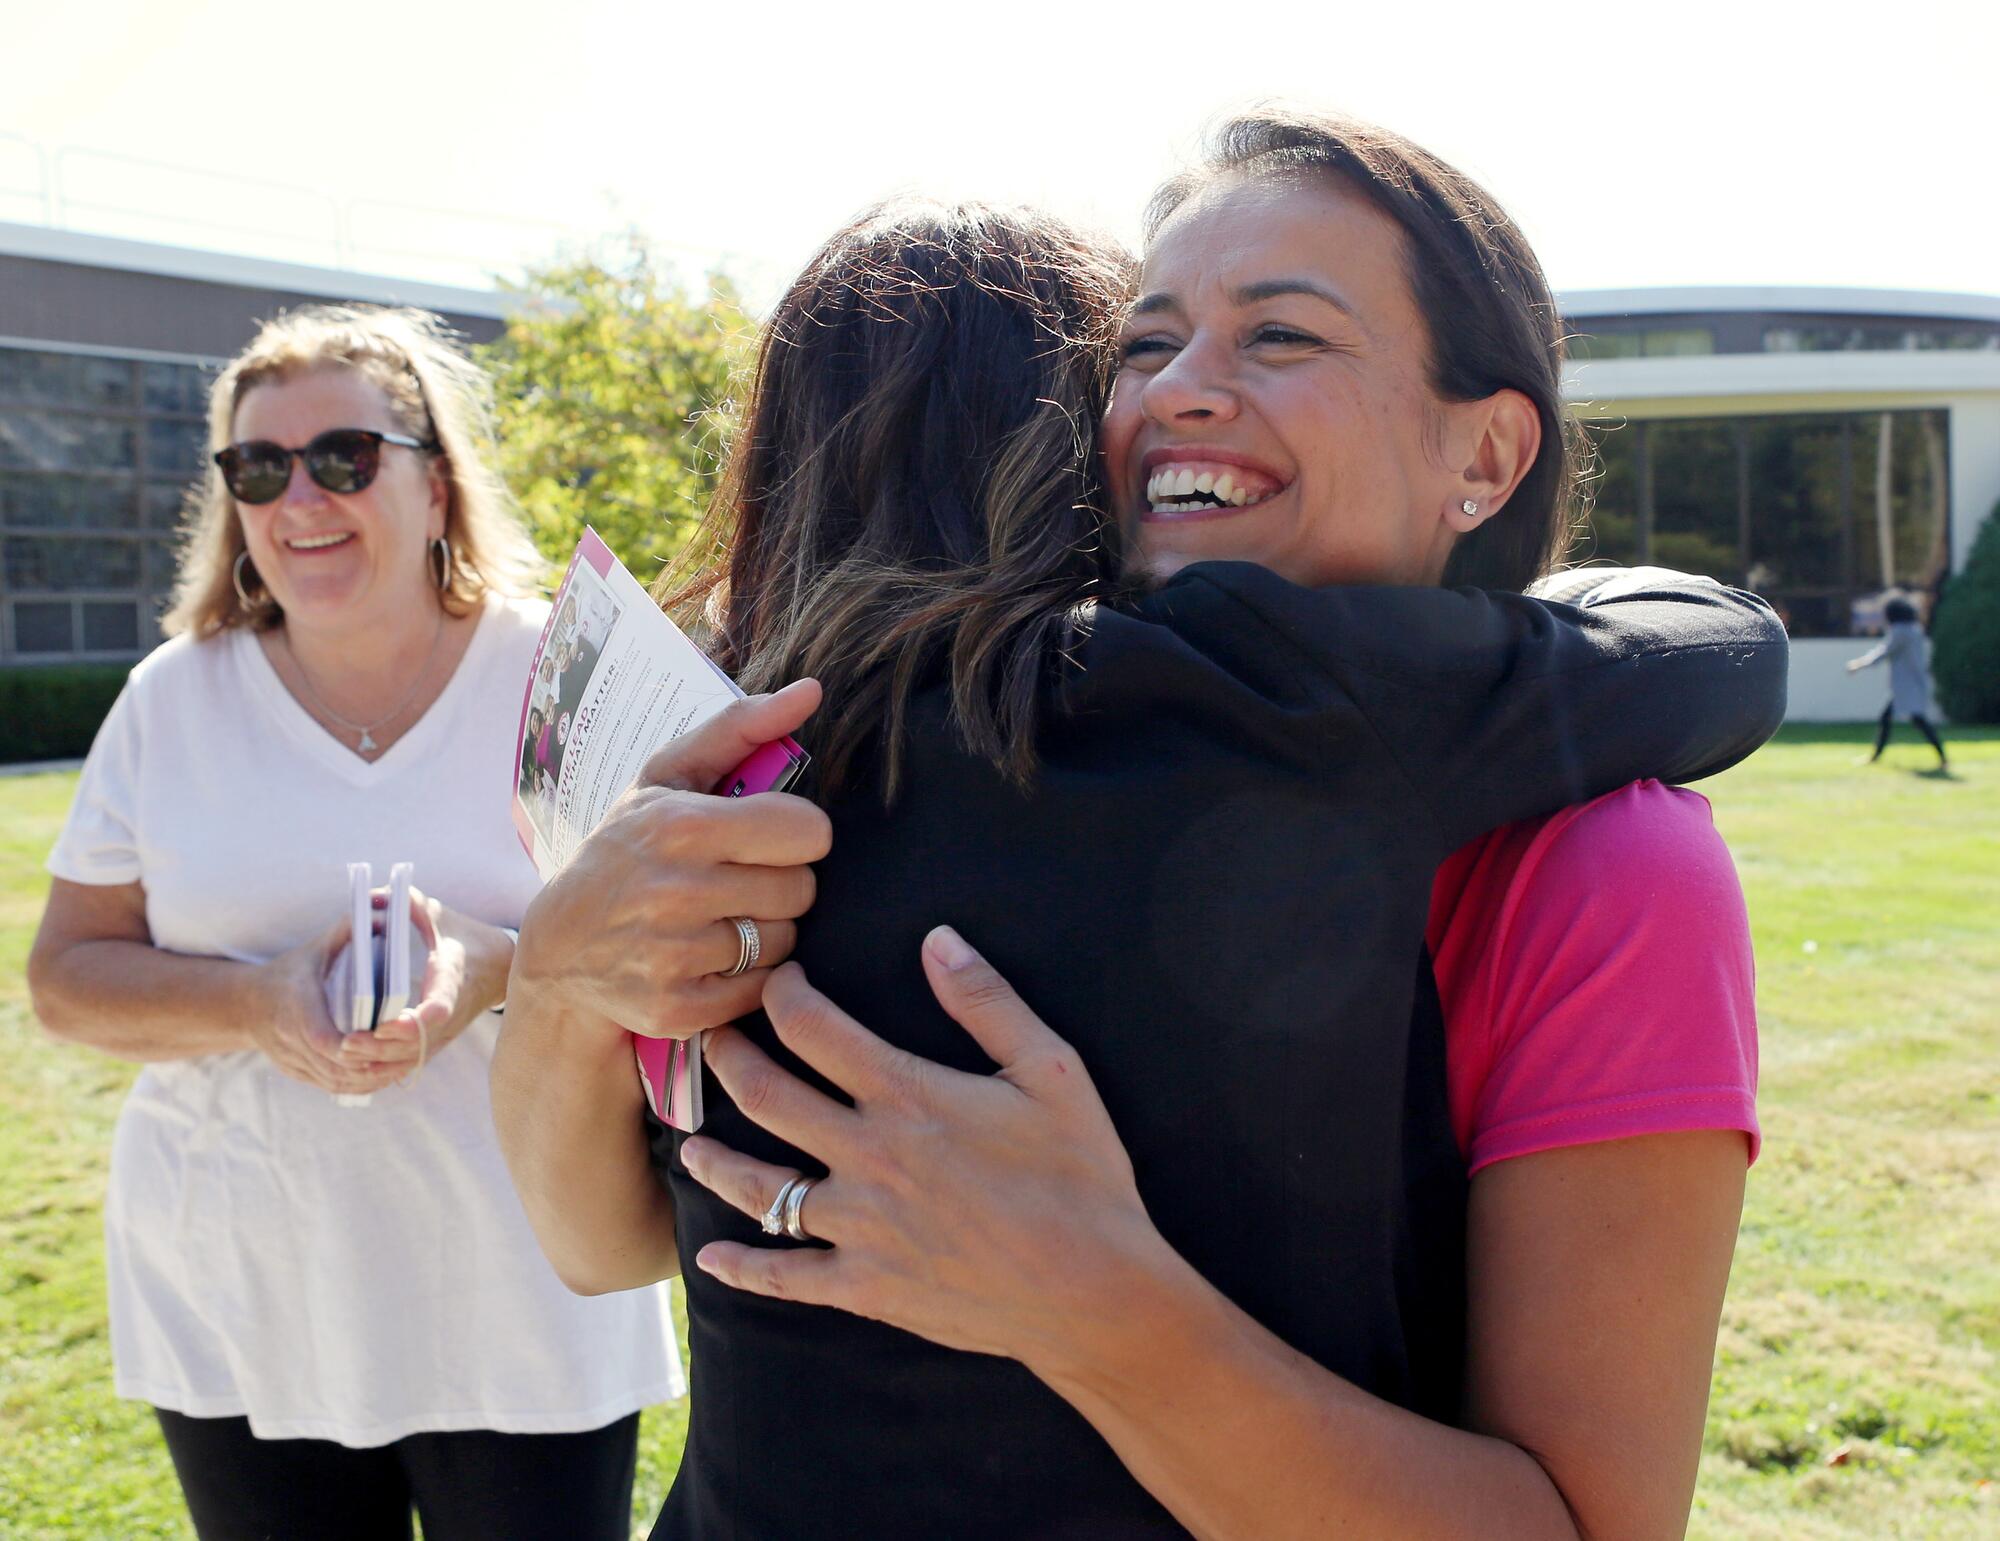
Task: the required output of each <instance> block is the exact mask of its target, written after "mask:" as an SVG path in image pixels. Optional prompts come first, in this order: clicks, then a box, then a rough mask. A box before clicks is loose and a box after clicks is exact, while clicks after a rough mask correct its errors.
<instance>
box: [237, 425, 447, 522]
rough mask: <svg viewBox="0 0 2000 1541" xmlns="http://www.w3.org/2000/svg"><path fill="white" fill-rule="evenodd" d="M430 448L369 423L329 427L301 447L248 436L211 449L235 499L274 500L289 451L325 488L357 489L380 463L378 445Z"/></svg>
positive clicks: (286, 474) (284, 482) (288, 468)
mask: <svg viewBox="0 0 2000 1541" xmlns="http://www.w3.org/2000/svg"><path fill="white" fill-rule="evenodd" d="M385 444H400V445H401V446H402V447H403V448H405V449H420V450H434V449H436V448H437V445H436V444H434V443H430V442H428V441H426V440H423V439H412V438H410V437H409V436H408V435H407V434H400V433H377V432H376V431H375V430H374V429H373V428H329V429H328V430H327V431H326V432H325V433H322V434H316V435H314V437H313V441H312V443H310V444H308V445H307V446H306V447H305V448H304V449H286V448H285V447H284V445H282V444H274V443H272V442H271V441H270V440H269V439H249V440H246V441H245V442H244V443H242V444H232V445H230V446H229V448H227V449H220V450H217V451H216V452H215V463H216V465H218V466H220V467H221V468H222V480H223V484H224V485H225V486H227V487H228V488H229V495H230V496H231V497H233V498H235V499H236V501H237V502H239V503H251V504H257V503H273V502H276V501H277V500H278V499H279V498H281V497H283V496H284V495H285V488H286V487H287V486H288V485H290V483H291V480H292V457H293V456H295V455H296V456H297V457H298V458H299V459H301V460H303V461H304V462H305V463H306V475H308V476H310V477H311V478H312V479H313V480H314V481H316V482H318V483H319V485H320V486H322V487H324V488H325V489H326V490H327V491H328V492H359V491H361V489H362V488H364V487H366V486H367V485H368V484H369V483H370V482H372V481H374V480H375V475H376V473H377V472H378V471H380V470H381V469H382V446H383V445H385Z"/></svg>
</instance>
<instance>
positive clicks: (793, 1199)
mask: <svg viewBox="0 0 2000 1541" xmlns="http://www.w3.org/2000/svg"><path fill="white" fill-rule="evenodd" d="M818 1182H819V1179H818V1178H817V1177H794V1178H793V1179H792V1180H791V1182H790V1183H789V1184H787V1185H786V1186H787V1188H788V1190H789V1191H788V1192H787V1193H786V1194H785V1234H786V1235H787V1236H789V1237H791V1238H792V1240H793V1241H812V1240H813V1239H814V1237H813V1235H812V1233H811V1232H810V1231H808V1230H807V1229H806V1228H805V1225H804V1223H803V1222H802V1221H801V1220H800V1219H799V1211H800V1210H801V1209H802V1208H804V1207H805V1202H806V1195H807V1194H808V1193H810V1192H812V1191H813V1188H814V1187H815V1186H816V1185H817V1184H818Z"/></svg>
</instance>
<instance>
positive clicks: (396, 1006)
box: [326, 861, 425, 1107]
mask: <svg viewBox="0 0 2000 1541" xmlns="http://www.w3.org/2000/svg"><path fill="white" fill-rule="evenodd" d="M415 870H416V869H415V868H414V867H413V866H412V865H411V864H410V863H409V862H406V861H399V862H397V863H396V864H395V865H394V866H393V867H391V868H390V869H389V888H388V893H387V895H386V896H385V897H384V898H382V899H380V900H378V899H377V898H376V896H375V873H374V869H373V868H371V867H370V866H369V865H368V863H367V862H365V861H352V862H349V863H348V864H347V902H348V907H349V908H348V916H349V929H348V940H347V946H346V947H344V948H342V949H341V952H340V955H339V956H338V957H337V958H335V959H334V962H333V967H332V968H331V969H330V970H329V971H328V973H327V976H326V1010H327V1015H328V1016H330V1017H331V1018H332V1019H333V1025H334V1026H335V1027H337V1028H339V1029H340V1031H341V1032H342V1033H369V1032H373V1031H374V1030H375V1029H376V1028H377V1027H379V1026H380V1025H381V1024H382V1023H384V1022H387V1021H389V1020H391V1019H392V1018H394V1017H395V1016H397V1015H398V1014H399V1013H401V1012H402V1011H403V1010H405V1009H406V1008H407V1007H408V1006H409V1004H410V1001H411V999H412V994H413V992H412V990H411V984H412V981H413V980H416V979H419V978H421V976H422V972H423V967H424V955H425V948H424V943H423V939H422V938H421V937H419V936H417V935H416V927H415V926H414V925H412V924H411V921H410V881H411V879H412V877H413V876H414V875H415ZM378 909H379V910H380V911H381V915H380V919H379V920H378V919H377V914H376V912H377V910H378ZM334 1100H335V1101H336V1102H338V1103H339V1104H340V1105H341V1106H343V1107H366V1106H367V1105H368V1103H369V1097H368V1095H367V1094H365V1093H363V1094H354V1093H344V1094H342V1095H340V1096H337V1097H335V1098H334Z"/></svg>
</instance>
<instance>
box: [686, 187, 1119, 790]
mask: <svg viewBox="0 0 2000 1541" xmlns="http://www.w3.org/2000/svg"><path fill="white" fill-rule="evenodd" d="M1131 276H1132V275H1131V265H1130V260H1129V258H1128V257H1127V256H1126V255H1125V254H1124V253H1123V252H1122V251H1120V250H1119V249H1118V248H1116V247H1115V246H1113V245H1110V244H1108V243H1105V242H1100V241H1098V240H1095V239H1092V238H1090V237H1087V236H1085V235H1083V234H1081V233H1080V232H1078V231H1076V230H1074V229H1072V228H1070V227H1069V226H1067V225H1065V224H1063V223H1062V222H1060V221H1058V220H1055V219H1052V218H1049V217H1048V216H1046V215H1042V214H1036V213H1033V212H1029V211H1020V210H1003V209H996V208H988V207H984V206H981V205H970V204H961V205H953V206H938V205H928V204H924V205H918V204H896V205H884V206H882V207H879V208H877V209H874V210H871V211H870V212H869V213H867V214H865V215H863V216H862V217H861V218H860V219H858V220H856V221H855V222H854V223H852V224H851V225H849V226H848V227H847V228H846V229H844V230H842V231H841V232H840V233H839V234H838V235H836V236H834V238H833V239H832V240H830V241H829V242H827V244H826V245H825V246H824V247H823V248H821V250H820V252H819V254H818V255H817V256H816V257H814V259H813V260H812V262H811V263H810V264H808V266H807V267H806V270H805V272H804V273H802V274H801V275H800V277H799V278H798V280H797V281H796V282H795V283H794V284H793V285H792V287H791V289H790V291H789V292H788V293H787V294H786V295H785V297H784V298H783V299H782V300H781V301H780V302H779V303H778V307H777V310H776V311H775V312H774V313H773V315H772V317H771V319H770V321H769V323H768V324H767V325H766V327H765V329H764V333H763V338H762V341H761V344H760V347H759V349H758V353H757V362H756V373H755V376H754V379H753V382H752V386H751V389H750V393H749V401H748V403H747V407H746V410H745V412H744V416H743V420H742V422H741V424H740V427H739V430H738V434H737V437H736V442H735V444H734V446H733V449H732V452H731V455H730V459H729V464H728V467H727V469H726V471H725V473H724V477H723V483H722V487H721V490H720V492H719V494H718V496H717V499H716V502H715V504H714V506H713V507H712V509H711V510H710V515H709V519H708V521H707V523H706V525H705V527H704V536H703V538H702V539H701V540H699V541H698V542H697V545H696V547H695V548H694V549H693V550H691V552H690V553H689V554H688V556H687V557H686V558H684V560H683V562H682V563H680V564H679V565H677V567H676V568H675V570H674V571H673V572H671V573H669V574H668V575H667V577H666V578H665V579H664V580H663V583H662V588H663V591H665V592H666V593H667V595H668V602H669V603H671V604H674V605H676V606H677V607H680V608H682V609H683V610H684V611H685V610H686V608H687V607H688V606H689V605H690V603H691V602H694V601H700V602H701V613H702V614H703V615H704V616H705V617H706V619H707V622H708V624H709V626H711V627H712V628H713V630H714V635H713V637H712V639H711V640H712V645H714V647H715V648H716V651H717V654H718V657H719V660H720V661H721V663H722V665H723V667H724V668H726V669H728V670H729V671H730V672H731V673H732V674H734V675H735V676H736V677H737V678H738V679H739V680H740V681H741V683H742V684H743V686H744V688H746V689H748V690H752V691H758V690H769V689H773V688H775V687H777V686H779V685H782V684H784V683H786V682H787V681H789V680H793V679H797V678H800V677H802V676H806V675H810V676H812V677H814V678H816V679H818V680H819V681H820V683H821V685H822V686H823V687H824V688H825V691H826V704H825V705H824V706H822V707H821V709H820V712H819V714H818V715H817V716H816V717H815V718H814V719H813V724H812V729H811V737H812V745H811V747H812V751H813V755H814V759H815V761H816V762H817V764H818V766H819V772H820V789H821V791H822V792H823V793H827V792H832V791H834V790H837V789H838V787H839V786H840V785H841V784H842V782H843V781H844V780H845V779H846V778H847V777H848V775H849V774H850V772H851V770H852V768H853V767H854V764H855V760H856V756H857V755H858V754H860V753H861V752H862V751H863V749H864V748H867V747H869V746H870V745H871V744H874V745H876V746H878V747H879V748H880V750H881V751H882V753H881V770H882V786H883V792H884V796H885V797H893V795H894V793H895V787H896V781H897V770H898V761H899V757H900V751H901V745H902V740H903V735H904V732H905V728H906V717H907V711H908V706H909V699H910V696H911V693H912V692H913V691H914V690H915V689H916V688H917V686H918V685H920V684H922V683H925V682H927V681H929V680H933V679H936V678H938V677H940V675H942V676H943V677H945V678H947V679H948V682H949V685H950V690H951V709H952V718H953V723H954V726H955V727H956V730H957V732H958V734H959V735H960V738H961V739H962V741H963V742H964V744H965V746H966V748H967V749H968V750H969V751H970V752H972V753H974V754H978V755H981V756H983V757H985V758H987V759H989V760H991V761H993V763H994V764H995V765H997V766H999V767H1000V768H1001V769H1002V770H1003V771H1004V772H1006V774H1007V775H1008V776H1009V777H1010V778H1012V779H1014V780H1016V781H1017V782H1025V781H1026V780H1027V779H1028V778H1029V777H1030V776H1031V775H1032V773H1033V770H1034V766H1035V750H1034V728H1035V720H1036V700H1037V697H1038V694H1039V692H1040V689H1041V686H1042V684H1043V682H1044V679H1045V677H1046V673H1047V670H1048V669H1049V667H1050V665H1051V662H1052V660H1053V659H1054V658H1055V657H1056V656H1057V655H1058V654H1059V653H1060V652H1061V650H1062V649H1063V648H1064V647H1065V646H1066V645H1068V644H1069V643H1070V642H1071V641H1072V640H1073V638H1074V636H1075V635H1076V628H1077V627H1078V626H1079V625H1081V624H1084V622H1085V619H1086V617H1087V606H1088V604H1089V603H1090V602H1092V601H1095V600H1098V599H1102V598H1106V597H1109V596H1110V595H1111V594H1112V593H1113V592H1114V586H1115V584H1116V581H1117V580H1116V574H1117V572H1118V567H1119V562H1118V556H1119V551H1118V538H1117V530H1116V528H1115V526H1114V524H1113V522H1112V520H1111V519H1110V518H1109V516H1108V514H1107V511H1106V507H1105V500H1104V498H1103V496H1102V494H1101V491H1100V487H1099V477H1098V462H1097V424H1098V419H1099V418H1100V417H1101V416H1102V415H1103V412H1104V407H1105V403H1106V400H1107V398H1108V396H1109V393H1110V387H1111V377H1112V372H1113V354H1112V349H1111V346H1110V342H1111V338H1112V336H1113V335H1114V333H1115V332H1116V330H1117V327H1118V324H1119V321H1120V319H1121V316H1122V313H1123V310H1124V307H1125V305H1126V303H1127V301H1128V299H1129V295H1130V290H1131ZM718 553H720V554H721V556H722V558H723V560H722V561H721V563H720V564H719V566H716V567H711V573H712V576H709V577H707V578H695V579H694V580H693V581H691V582H689V581H686V577H687V574H688V573H690V572H691V571H698V570H699V569H700V567H701V566H702V565H703V563H704V562H705V561H707V560H708V559H709V558H711V557H714V556H716V555H717V554H718Z"/></svg>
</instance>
